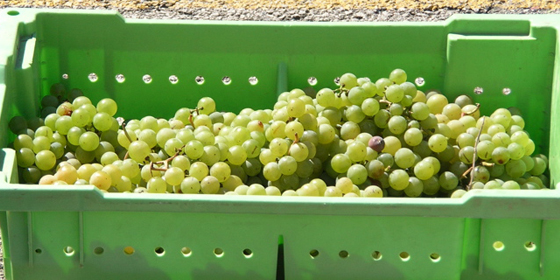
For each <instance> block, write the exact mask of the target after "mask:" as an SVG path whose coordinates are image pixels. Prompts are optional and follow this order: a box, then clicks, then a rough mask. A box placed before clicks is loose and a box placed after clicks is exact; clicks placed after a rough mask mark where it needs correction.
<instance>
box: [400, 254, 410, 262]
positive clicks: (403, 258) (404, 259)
mask: <svg viewBox="0 0 560 280" xmlns="http://www.w3.org/2000/svg"><path fill="white" fill-rule="evenodd" d="M399 257H401V260H402V261H403V262H407V261H408V260H410V254H409V253H408V252H401V253H400V254H399Z"/></svg>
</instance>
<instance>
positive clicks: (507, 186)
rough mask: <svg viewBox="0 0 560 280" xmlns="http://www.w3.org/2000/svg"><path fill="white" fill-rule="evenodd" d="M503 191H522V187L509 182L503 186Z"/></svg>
mask: <svg viewBox="0 0 560 280" xmlns="http://www.w3.org/2000/svg"><path fill="white" fill-rule="evenodd" d="M502 189H505V190H519V189H521V186H519V184H518V183H517V182H515V181H512V180H509V181H506V182H504V183H503V184H502Z"/></svg>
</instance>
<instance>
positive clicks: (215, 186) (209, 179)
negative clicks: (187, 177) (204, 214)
mask: <svg viewBox="0 0 560 280" xmlns="http://www.w3.org/2000/svg"><path fill="white" fill-rule="evenodd" d="M200 191H201V192H202V193H203V194H217V193H218V192H219V191H220V182H218V179H216V177H214V176H206V177H204V179H202V181H200Z"/></svg>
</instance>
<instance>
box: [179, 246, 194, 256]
mask: <svg viewBox="0 0 560 280" xmlns="http://www.w3.org/2000/svg"><path fill="white" fill-rule="evenodd" d="M181 253H182V254H183V256H185V257H189V256H190V255H192V250H191V248H189V247H183V248H181Z"/></svg>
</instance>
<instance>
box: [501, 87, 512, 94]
mask: <svg viewBox="0 0 560 280" xmlns="http://www.w3.org/2000/svg"><path fill="white" fill-rule="evenodd" d="M502 93H503V94H504V95H509V94H510V93H511V89H510V88H504V89H502Z"/></svg>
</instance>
